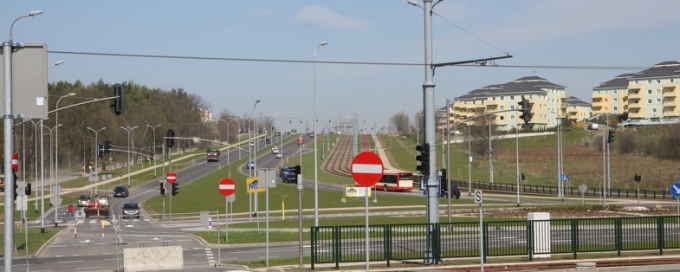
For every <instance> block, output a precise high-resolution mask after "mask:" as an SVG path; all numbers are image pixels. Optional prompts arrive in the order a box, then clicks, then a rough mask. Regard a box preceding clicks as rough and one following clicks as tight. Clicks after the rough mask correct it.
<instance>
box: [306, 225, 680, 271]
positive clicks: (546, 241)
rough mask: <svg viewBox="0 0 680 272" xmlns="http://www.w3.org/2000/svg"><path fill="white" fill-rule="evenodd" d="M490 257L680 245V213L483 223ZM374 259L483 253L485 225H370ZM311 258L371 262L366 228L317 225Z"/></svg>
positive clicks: (433, 260)
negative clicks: (679, 214)
mask: <svg viewBox="0 0 680 272" xmlns="http://www.w3.org/2000/svg"><path fill="white" fill-rule="evenodd" d="M481 230H482V233H481V235H482V236H483V237H484V241H483V245H482V246H483V247H484V255H483V258H484V259H486V257H488V256H517V255H522V256H528V258H529V260H533V259H534V258H541V257H547V256H548V255H550V254H573V256H574V258H577V254H578V253H584V252H617V254H618V255H619V256H620V255H621V251H627V250H658V251H659V254H663V250H664V249H671V248H680V216H658V217H621V218H578V219H551V220H532V221H487V222H483V223H482V225H481ZM369 231H370V234H369V236H370V237H369V256H370V257H369V258H370V261H385V262H386V263H387V265H388V266H389V265H390V261H392V260H423V261H424V262H425V263H438V262H440V261H441V260H442V259H443V258H464V257H479V256H480V224H479V223H436V224H387V225H370V226H369ZM311 243H312V252H311V256H312V258H311V262H312V269H314V266H315V264H319V263H335V269H339V268H340V263H342V262H364V261H366V251H365V249H366V228H365V226H333V227H312V228H311Z"/></svg>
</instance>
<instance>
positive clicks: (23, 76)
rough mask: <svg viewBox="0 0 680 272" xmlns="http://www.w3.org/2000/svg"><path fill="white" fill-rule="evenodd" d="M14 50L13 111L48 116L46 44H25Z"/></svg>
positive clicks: (0, 108) (1, 106) (1, 99)
mask: <svg viewBox="0 0 680 272" xmlns="http://www.w3.org/2000/svg"><path fill="white" fill-rule="evenodd" d="M21 45H23V46H15V47H14V48H13V49H14V50H15V52H14V53H12V114H14V115H20V116H21V117H22V118H28V119H37V118H47V112H48V108H47V107H48V105H49V104H48V103H47V45H45V44H44V43H25V44H21ZM0 86H2V87H0V88H1V89H2V91H0V92H1V93H2V95H0V113H1V114H4V113H5V87H4V86H5V66H4V64H3V65H0Z"/></svg>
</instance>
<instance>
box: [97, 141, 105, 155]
mask: <svg viewBox="0 0 680 272" xmlns="http://www.w3.org/2000/svg"><path fill="white" fill-rule="evenodd" d="M97 157H100V158H102V157H104V144H99V145H97Z"/></svg>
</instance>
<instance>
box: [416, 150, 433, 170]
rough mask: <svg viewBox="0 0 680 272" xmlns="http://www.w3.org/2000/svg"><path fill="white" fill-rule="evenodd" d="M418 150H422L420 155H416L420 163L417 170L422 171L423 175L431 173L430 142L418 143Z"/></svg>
mask: <svg viewBox="0 0 680 272" xmlns="http://www.w3.org/2000/svg"><path fill="white" fill-rule="evenodd" d="M416 151H418V152H420V155H417V156H416V161H418V162H419V163H420V164H419V165H418V166H416V170H418V171H420V174H421V175H424V176H427V175H429V174H430V144H429V143H425V144H422V145H417V146H416Z"/></svg>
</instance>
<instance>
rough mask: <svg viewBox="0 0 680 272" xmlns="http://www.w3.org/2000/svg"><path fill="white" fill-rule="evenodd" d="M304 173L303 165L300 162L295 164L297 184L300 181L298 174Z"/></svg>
mask: <svg viewBox="0 0 680 272" xmlns="http://www.w3.org/2000/svg"><path fill="white" fill-rule="evenodd" d="M299 174H302V167H301V166H300V165H299V164H298V165H296V166H295V184H297V183H298V179H297V177H298V176H297V175H299Z"/></svg>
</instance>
